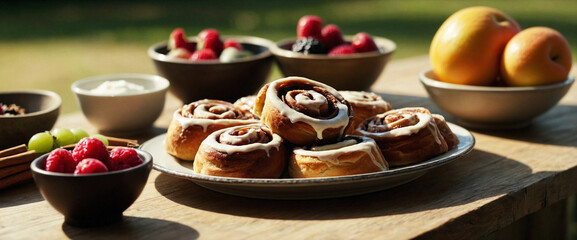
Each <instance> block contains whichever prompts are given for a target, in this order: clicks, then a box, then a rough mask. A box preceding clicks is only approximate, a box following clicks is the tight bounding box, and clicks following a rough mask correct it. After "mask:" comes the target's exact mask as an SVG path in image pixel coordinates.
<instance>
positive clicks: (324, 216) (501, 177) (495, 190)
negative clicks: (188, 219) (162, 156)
mask: <svg viewBox="0 0 577 240" xmlns="http://www.w3.org/2000/svg"><path fill="white" fill-rule="evenodd" d="M472 156H474V158H473V157H472ZM531 175H532V171H531V169H530V168H528V167H527V166H526V165H524V164H522V163H520V162H519V161H515V160H511V159H507V158H504V157H503V156H499V155H495V154H492V153H489V152H484V151H479V150H473V151H472V152H471V153H470V154H469V155H466V156H464V157H462V158H460V159H458V160H456V161H454V162H452V163H449V164H447V165H444V166H441V167H439V168H436V169H433V170H431V171H430V172H428V173H427V174H425V175H424V176H422V177H421V178H418V179H417V180H415V181H413V182H410V183H407V184H405V185H401V186H398V187H395V188H392V189H389V190H384V191H380V192H376V193H371V194H365V195H360V196H355V197H346V198H336V199H320V200H302V201H299V200H296V201H284V200H261V199H250V198H243V197H236V196H230V195H225V194H221V193H218V192H213V191H211V190H207V189H204V188H202V187H199V186H197V185H196V184H194V183H192V182H191V181H188V180H184V179H180V178H176V177H172V176H169V175H165V174H161V175H159V176H158V177H157V178H156V179H155V185H156V189H157V190H158V191H159V192H160V193H161V194H162V195H163V196H165V197H166V198H168V199H170V200H171V201H174V202H177V203H179V204H183V205H186V206H189V207H193V208H198V209H203V210H206V211H212V212H219V213H226V214H231V215H238V216H249V217H256V218H266V219H288V220H328V219H350V218H364V217H375V216H386V215H397V214H405V213H411V212H420V211H427V210H434V209H440V208H447V207H453V206H459V205H464V204H468V203H471V202H475V201H477V200H480V199H485V198H489V197H494V196H499V195H502V194H507V193H509V192H511V191H513V189H512V188H513V187H511V184H510V183H509V182H506V181H507V180H510V179H519V182H518V183H517V184H524V183H523V181H529V180H530V178H531ZM511 176H517V177H515V178H512V177H511ZM527 184H528V183H527ZM471 189H475V191H474V192H472V191H471Z"/></svg>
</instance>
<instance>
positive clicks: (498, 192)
mask: <svg viewBox="0 0 577 240" xmlns="http://www.w3.org/2000/svg"><path fill="white" fill-rule="evenodd" d="M429 67H430V64H429V60H428V57H427V56H421V57H415V58H410V59H404V60H398V61H392V62H391V63H390V64H389V65H388V66H387V68H386V70H385V72H384V74H383V75H382V76H381V78H380V79H379V80H378V81H377V82H376V83H375V84H374V85H373V87H372V90H373V91H375V92H378V93H381V94H382V95H383V97H384V98H385V99H386V100H388V101H390V103H391V104H392V105H393V107H395V108H398V107H406V106H424V107H427V108H429V109H430V110H431V111H432V112H434V113H441V114H443V115H445V116H446V117H447V120H448V121H452V120H453V119H452V118H451V116H448V115H446V114H445V113H443V112H442V111H441V110H440V109H439V108H437V107H436V106H435V105H434V104H433V103H432V102H431V101H430V100H429V99H428V97H427V95H426V92H425V90H424V88H423V87H422V86H421V85H420V83H419V82H418V74H419V72H420V71H423V70H427V69H428V68H429ZM181 104H182V103H180V102H178V101H177V100H176V99H174V98H173V97H172V96H169V98H168V100H167V103H166V106H165V111H164V113H163V115H162V116H161V118H159V119H158V121H157V122H156V123H155V124H156V127H155V128H154V129H151V130H150V131H149V132H146V133H143V134H142V135H139V136H132V137H134V138H137V139H139V140H141V141H144V140H146V139H148V138H150V137H152V136H155V135H157V134H160V133H162V132H164V131H165V130H166V127H167V126H168V123H169V121H170V119H171V113H172V111H174V110H175V109H176V108H178V107H179V106H180V105H181ZM57 126H64V127H66V126H68V127H71V126H74V127H84V128H86V129H87V130H93V129H91V127H90V125H89V124H88V123H87V122H86V120H85V119H84V117H83V116H82V114H81V113H74V114H70V115H65V116H62V117H61V118H60V119H59V121H58V122H57ZM472 132H473V135H474V137H475V139H476V145H475V148H474V149H473V151H472V152H471V153H470V154H468V155H466V156H464V157H462V158H460V159H458V160H456V161H454V162H452V163H450V164H447V165H444V166H442V167H439V168H436V169H433V170H431V171H430V172H428V173H427V174H425V175H424V176H422V177H421V178H418V179H417V180H415V181H413V182H410V183H408V184H405V185H402V186H399V187H396V188H393V189H390V190H386V191H381V192H377V193H372V194H366V195H361V196H355V197H347V198H338V199H324V200H307V201H279V200H258V199H250V198H242V197H235V196H229V195H225V194H221V193H217V192H213V191H211V190H207V189H204V188H202V187H199V186H197V185H195V184H194V183H192V182H190V181H188V180H184V179H179V178H176V177H173V176H169V175H165V174H161V173H159V172H157V171H155V170H153V171H152V173H151V175H150V177H149V179H148V183H147V185H146V187H145V189H144V191H143V193H142V194H141V195H140V197H139V198H138V199H137V201H136V202H135V203H134V204H133V205H132V206H131V207H130V208H128V209H127V210H126V211H125V212H124V218H123V220H122V221H121V222H119V223H116V224H114V225H112V226H107V227H102V228H76V227H72V226H69V225H67V224H64V223H63V216H62V215H61V214H59V213H58V212H57V211H56V210H54V208H52V207H51V206H50V205H49V204H48V202H46V201H45V200H44V199H43V198H42V196H41V195H40V193H39V192H38V190H37V189H36V187H35V185H34V183H33V182H28V183H25V184H20V185H17V186H14V187H11V188H8V189H5V190H2V191H0V211H1V212H2V214H0V238H2V239H65V238H72V239H103V238H108V239H116V238H122V239H277V240H280V239H471V238H479V237H483V236H486V235H488V234H492V233H494V232H496V231H498V230H500V229H503V228H505V227H507V226H510V225H512V224H514V223H517V222H519V220H521V219H524V217H526V216H529V215H533V214H536V213H539V212H540V210H543V209H549V208H550V207H551V206H553V207H555V208H558V207H556V206H558V205H556V203H563V201H565V199H567V198H568V197H569V196H571V195H573V194H575V193H577V184H575V180H576V179H577V88H576V87H575V86H573V87H572V89H571V90H570V92H569V93H568V94H567V96H566V97H565V98H563V99H562V101H561V102H560V104H559V105H558V106H556V107H555V108H554V109H552V110H551V111H549V112H547V113H546V114H545V115H542V116H540V117H538V118H537V119H535V121H534V122H533V123H532V124H531V126H530V127H528V128H524V129H520V130H501V131H473V130H472ZM129 137H130V136H129ZM547 216H550V215H547ZM557 222H559V221H557ZM561 222H562V221H561ZM525 223H526V225H527V224H528V226H529V228H531V229H533V230H535V229H534V228H532V227H531V224H533V225H544V223H543V222H539V221H525ZM523 229H526V228H523ZM521 231H526V230H521ZM552 231H554V230H552Z"/></svg>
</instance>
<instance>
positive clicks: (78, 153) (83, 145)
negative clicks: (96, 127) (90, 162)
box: [72, 137, 109, 162]
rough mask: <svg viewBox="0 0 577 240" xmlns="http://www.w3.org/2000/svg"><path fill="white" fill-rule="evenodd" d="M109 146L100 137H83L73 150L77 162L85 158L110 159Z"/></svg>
mask: <svg viewBox="0 0 577 240" xmlns="http://www.w3.org/2000/svg"><path fill="white" fill-rule="evenodd" d="M108 155H109V153H108V148H106V145H104V143H103V142H102V141H100V139H98V138H95V137H87V138H83V139H81V140H80V141H79V142H78V143H77V144H76V147H74V150H72V157H74V160H76V162H80V161H82V160H84V159H85V158H96V159H98V160H100V161H106V160H108Z"/></svg>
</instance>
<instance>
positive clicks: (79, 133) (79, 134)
mask: <svg viewBox="0 0 577 240" xmlns="http://www.w3.org/2000/svg"><path fill="white" fill-rule="evenodd" d="M70 131H71V132H72V134H74V142H75V143H77V142H79V141H80V139H83V138H85V137H90V134H88V133H87V132H86V131H84V129H80V128H71V129H70Z"/></svg>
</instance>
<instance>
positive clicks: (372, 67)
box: [271, 15, 396, 91]
mask: <svg viewBox="0 0 577 240" xmlns="http://www.w3.org/2000/svg"><path fill="white" fill-rule="evenodd" d="M395 49H396V44H395V42H393V41H391V40H389V39H387V38H382V37H377V36H372V35H370V34H369V33H366V32H358V33H356V34H355V35H352V36H351V35H343V34H342V32H341V30H340V28H339V27H338V26H337V25H336V24H326V25H325V24H324V23H323V20H322V18H321V17H319V16H315V15H305V16H303V17H301V18H300V19H299V21H298V24H297V37H296V38H288V39H284V40H281V41H279V42H277V43H276V44H275V45H274V46H273V47H272V48H271V51H272V53H273V55H274V57H275V60H276V63H277V64H278V66H279V69H280V71H281V72H282V74H283V75H285V76H302V77H307V78H311V79H314V80H317V81H320V82H323V83H326V84H328V85H330V86H333V87H335V88H336V89H338V90H359V91H360V90H368V89H369V88H370V87H371V85H372V84H373V83H374V82H375V81H376V80H377V78H378V77H379V76H380V75H381V73H382V72H383V70H384V69H385V66H386V64H387V63H388V62H389V60H390V59H391V56H392V54H393V53H394V51H395Z"/></svg>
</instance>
